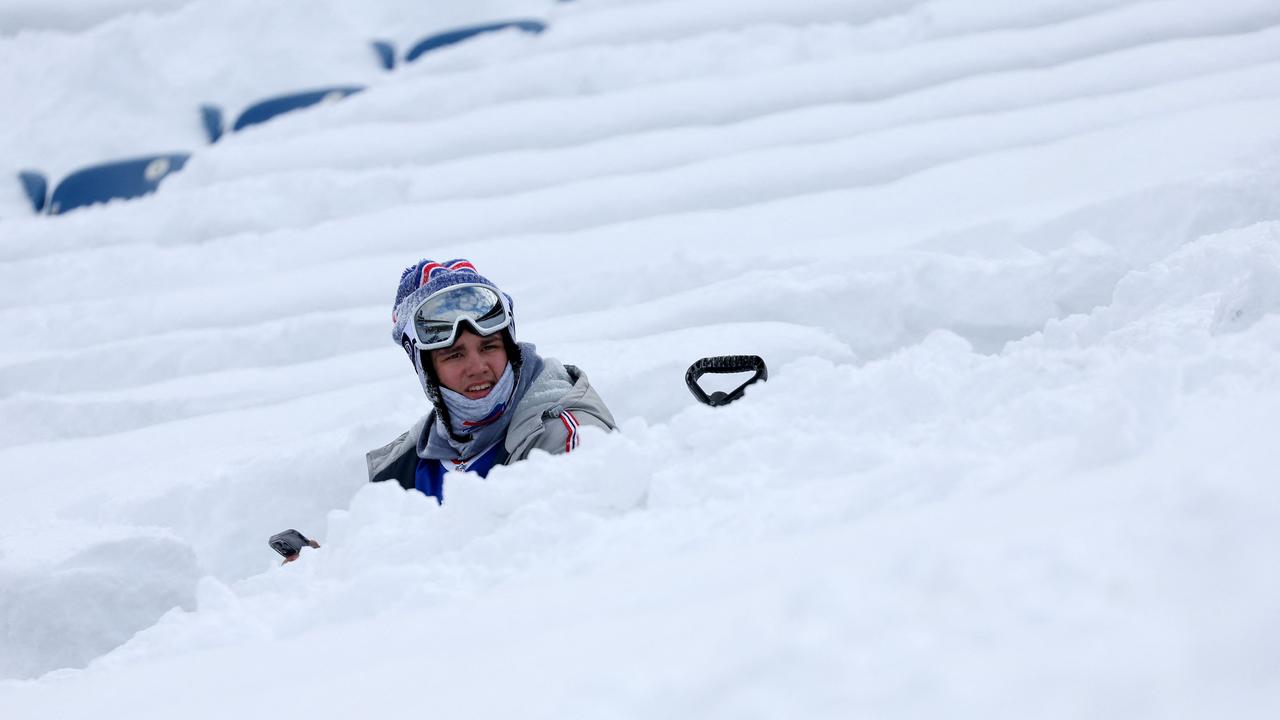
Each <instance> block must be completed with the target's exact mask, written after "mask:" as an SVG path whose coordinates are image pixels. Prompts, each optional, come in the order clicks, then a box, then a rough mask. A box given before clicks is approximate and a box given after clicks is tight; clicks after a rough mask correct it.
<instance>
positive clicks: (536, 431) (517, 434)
mask: <svg viewBox="0 0 1280 720" xmlns="http://www.w3.org/2000/svg"><path fill="white" fill-rule="evenodd" d="M538 384H541V385H542V386H543V388H560V390H559V391H557V392H550V393H549V392H545V391H544V392H540V393H537V394H535V393H533V392H532V391H531V392H530V393H529V394H528V395H527V396H526V398H527V399H528V398H532V399H533V402H530V403H528V404H527V405H526V403H523V402H522V403H521V406H520V407H518V408H517V416H518V417H517V418H516V419H515V420H513V422H512V425H511V428H510V429H509V430H508V432H507V441H506V449H507V451H508V453H509V454H510V461H515V460H523V459H524V458H526V457H528V455H529V453H530V452H532V451H533V450H534V449H535V448H537V449H541V450H545V451H547V452H549V453H552V454H558V453H566V452H572V451H573V450H574V449H575V448H577V447H578V444H579V442H580V431H581V429H582V428H583V427H598V428H600V429H602V430H605V431H606V432H607V431H611V430H614V429H616V428H617V423H616V422H615V421H614V419H613V414H612V413H611V412H609V408H608V406H606V405H605V403H604V400H603V399H602V398H601V397H600V395H599V393H597V392H596V390H595V388H593V387H591V383H590V382H589V381H588V380H587V374H586V373H585V372H583V371H582V370H580V369H579V368H577V367H574V366H573V365H562V364H561V363H560V362H558V361H556V360H554V359H550V358H549V359H548V360H547V363H546V367H544V369H543V373H542V375H540V376H539V377H538V380H537V382H536V383H535V386H536V385H538Z"/></svg>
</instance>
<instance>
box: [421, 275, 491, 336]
mask: <svg viewBox="0 0 1280 720" xmlns="http://www.w3.org/2000/svg"><path fill="white" fill-rule="evenodd" d="M463 320H466V321H467V322H469V323H471V325H472V327H474V328H475V329H476V331H477V332H478V333H480V334H481V335H491V334H493V333H495V332H497V331H498V330H501V329H502V328H504V327H506V326H507V325H509V324H510V316H509V315H508V314H507V306H506V305H505V304H504V303H503V302H502V298H501V297H499V295H498V293H496V292H494V291H493V290H492V289H490V288H487V287H484V286H481V285H464V286H459V287H454V288H449V289H447V290H444V291H442V292H440V293H438V294H436V295H432V296H431V297H429V298H427V299H426V300H424V301H423V302H422V304H421V305H419V306H418V309H417V310H415V311H414V313H413V330H414V333H415V334H416V335H417V338H418V345H419V346H420V347H422V348H423V349H435V348H439V347H448V346H449V345H452V344H453V341H454V340H455V335H456V333H457V327H458V323H459V322H461V321H463Z"/></svg>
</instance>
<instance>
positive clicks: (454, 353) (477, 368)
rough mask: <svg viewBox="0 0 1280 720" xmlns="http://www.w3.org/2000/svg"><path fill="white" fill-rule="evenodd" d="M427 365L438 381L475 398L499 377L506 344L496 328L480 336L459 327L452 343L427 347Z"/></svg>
mask: <svg viewBox="0 0 1280 720" xmlns="http://www.w3.org/2000/svg"><path fill="white" fill-rule="evenodd" d="M431 365H432V367H434V368H435V371H436V377H438V378H440V384H441V385H443V386H445V387H447V388H449V389H450V390H452V391H454V392H456V393H461V394H462V395H464V396H466V397H468V398H470V399H472V400H479V399H480V398H482V397H484V396H486V395H488V394H489V391H490V390H493V386H494V385H497V384H498V378H500V377H502V371H503V370H505V369H506V367H507V346H506V345H504V344H503V342H502V333H500V332H497V333H494V334H492V335H490V336H488V337H480V336H479V335H476V334H475V333H473V332H471V331H470V330H462V331H461V332H459V333H458V339H457V340H456V341H455V342H454V343H453V345H451V346H449V347H447V348H441V349H439V350H432V351H431Z"/></svg>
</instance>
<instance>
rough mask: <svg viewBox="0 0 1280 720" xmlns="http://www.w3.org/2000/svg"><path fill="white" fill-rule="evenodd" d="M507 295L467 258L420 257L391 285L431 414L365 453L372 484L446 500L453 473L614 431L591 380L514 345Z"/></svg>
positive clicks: (396, 324)
mask: <svg viewBox="0 0 1280 720" xmlns="http://www.w3.org/2000/svg"><path fill="white" fill-rule="evenodd" d="M513 307H514V305H513V302H512V299H511V296H510V295H507V294H506V293H504V292H502V290H501V289H499V288H498V286H497V285H494V284H493V283H492V282H490V281H489V280H488V279H487V278H485V277H484V276H482V275H480V273H479V272H477V271H476V268H475V266H474V265H472V264H471V263H470V262H468V261H466V260H460V259H459V260H449V261H448V262H444V263H439V262H434V261H431V260H422V261H420V262H419V263H418V264H416V265H413V266H412V267H409V268H407V269H405V271H404V273H403V274H402V275H401V276H400V285H399V287H398V288H397V289H396V302H395V308H394V311H393V314H392V322H393V329H392V333H391V335H392V337H393V338H394V339H395V341H396V343H397V344H399V345H400V346H401V347H402V348H403V349H404V351H405V353H407V354H408V356H409V360H410V361H411V362H412V363H413V369H414V372H416V373H417V375H418V381H419V382H420V383H421V384H422V389H423V390H424V391H425V392H426V394H427V399H428V400H430V401H431V406H432V410H431V412H429V413H427V415H426V416H424V417H423V418H421V419H420V420H418V422H417V423H415V424H414V425H413V426H412V427H410V428H409V429H408V430H407V431H405V433H404V434H402V435H400V437H398V438H396V439H395V440H393V441H392V442H391V443H390V444H388V445H386V446H384V447H381V448H378V449H377V450H374V451H372V452H370V453H369V454H368V455H367V460H368V462H369V479H370V480H371V481H373V482H380V481H384V480H396V481H398V482H399V483H400V485H401V486H403V487H404V488H406V489H410V488H414V489H417V490H420V491H421V492H423V493H425V494H427V495H430V496H432V497H434V498H436V501H437V502H441V503H442V502H444V480H445V476H446V473H447V472H449V471H470V472H475V473H478V474H479V475H480V476H481V477H484V476H486V475H488V473H489V471H490V470H491V469H493V468H494V467H495V466H497V465H508V464H510V463H513V462H516V461H518V460H523V459H525V458H526V457H528V456H529V453H531V452H533V451H534V450H535V449H540V450H546V451H547V452H550V453H567V452H571V451H572V450H573V449H574V448H576V447H578V443H579V442H580V437H581V436H580V432H581V428H582V427H584V426H595V427H599V428H603V429H605V430H606V431H608V430H613V429H614V428H615V427H616V426H615V423H614V420H613V415H612V414H610V412H609V408H607V407H605V404H604V401H603V400H601V399H600V396H599V395H598V394H597V393H596V391H595V390H594V389H592V387H591V385H590V383H588V382H587V376H586V374H585V373H583V372H582V371H581V370H579V369H578V368H576V367H574V366H572V365H564V364H562V363H561V362H560V361H559V360H556V359H555V358H543V357H541V356H539V355H538V353H537V351H536V350H535V349H534V346H533V345H531V344H529V343H517V342H516V326H515V314H514V311H513Z"/></svg>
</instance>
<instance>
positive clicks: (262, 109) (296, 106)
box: [200, 85, 364, 143]
mask: <svg viewBox="0 0 1280 720" xmlns="http://www.w3.org/2000/svg"><path fill="white" fill-rule="evenodd" d="M361 90H364V86H363V85H334V86H332V87H324V88H317V89H314V90H304V91H302V92H296V93H290V94H288V95H278V96H276V97H271V98H267V99H266V100H260V101H258V102H256V103H254V104H252V105H250V106H249V107H247V108H245V110H244V112H242V113H240V116H239V117H238V118H236V121H235V124H234V125H232V126H231V130H232V131H233V132H235V131H239V130H243V129H244V128H246V127H249V126H250V125H257V124H258V123H264V122H266V121H268V120H270V119H272V118H274V117H276V116H277V115H283V114H284V113H287V112H293V111H294V110H301V109H303V108H308V107H311V106H312V105H318V104H320V103H326V102H335V101H338V100H341V99H343V98H346V97H349V96H351V95H354V94H356V93H358V92H360V91H361ZM200 120H201V123H202V124H203V125H204V130H205V134H206V135H207V136H208V137H209V142H211V143H215V142H217V141H218V138H220V137H222V134H223V121H222V110H221V109H220V108H219V107H218V106H216V105H201V106H200Z"/></svg>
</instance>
